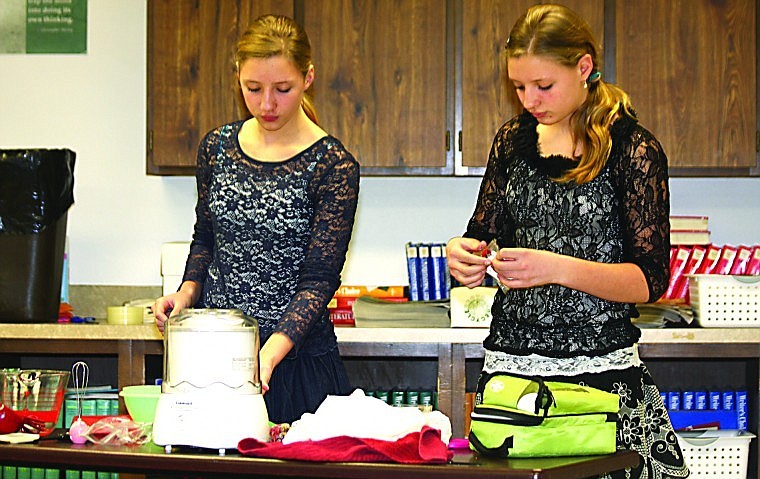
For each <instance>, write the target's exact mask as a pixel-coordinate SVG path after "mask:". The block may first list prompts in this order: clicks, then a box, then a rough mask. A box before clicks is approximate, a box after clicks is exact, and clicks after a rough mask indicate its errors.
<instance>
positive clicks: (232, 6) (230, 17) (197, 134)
mask: <svg viewBox="0 0 760 479" xmlns="http://www.w3.org/2000/svg"><path fill="white" fill-rule="evenodd" d="M269 12H272V13H281V14H284V15H290V16H292V15H293V2H292V1H291V2H285V1H277V0H269V1H267V0H217V1H208V0H204V1H196V0H151V1H149V2H148V58H147V62H148V108H147V110H148V135H147V137H148V145H147V150H148V151H147V172H148V173H149V174H158V175H193V174H194V172H195V161H196V153H197V151H198V143H199V142H200V140H201V138H202V136H203V135H204V134H206V132H208V131H209V130H211V129H212V128H214V127H216V126H219V125H221V124H224V123H227V122H230V121H233V120H235V119H237V118H241V116H240V114H239V112H238V107H237V101H236V99H235V94H234V91H235V90H234V89H235V88H236V87H237V83H236V79H235V65H234V62H233V59H232V55H233V53H234V46H235V42H237V39H238V37H239V36H240V34H242V33H243V31H245V29H246V27H247V26H248V24H249V23H250V22H251V21H252V20H253V19H255V18H256V17H258V16H260V15H262V14H264V13H269Z"/></svg>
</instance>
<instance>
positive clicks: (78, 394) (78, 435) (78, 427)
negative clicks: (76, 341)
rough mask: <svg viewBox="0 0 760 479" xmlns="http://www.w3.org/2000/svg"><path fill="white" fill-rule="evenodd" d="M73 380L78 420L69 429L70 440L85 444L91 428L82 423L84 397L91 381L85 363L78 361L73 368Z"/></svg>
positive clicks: (88, 368)
mask: <svg viewBox="0 0 760 479" xmlns="http://www.w3.org/2000/svg"><path fill="white" fill-rule="evenodd" d="M71 378H72V380H73V381H74V395H75V399H76V403H77V419H76V421H74V422H73V423H72V424H71V426H70V427H69V438H70V439H71V442H73V443H76V444H84V443H85V442H87V438H86V437H85V436H84V435H85V434H86V432H87V430H88V429H89V426H87V424H86V423H85V422H84V421H82V396H83V395H84V393H85V392H86V391H87V383H88V382H89V380H90V367H89V366H88V365H87V363H85V362H84V361H77V362H76V363H74V365H73V366H71Z"/></svg>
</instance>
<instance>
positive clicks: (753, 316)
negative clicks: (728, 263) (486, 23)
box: [689, 274, 760, 328]
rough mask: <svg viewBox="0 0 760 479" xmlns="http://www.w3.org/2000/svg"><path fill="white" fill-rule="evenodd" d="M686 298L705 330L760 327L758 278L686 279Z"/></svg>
mask: <svg viewBox="0 0 760 479" xmlns="http://www.w3.org/2000/svg"><path fill="white" fill-rule="evenodd" d="M689 296H690V298H691V308H692V310H693V311H694V316H695V318H696V319H697V322H698V323H699V325H700V326H702V327H704V328H711V327H712V328H718V327H720V328H730V327H734V328H746V327H757V326H760V276H733V275H719V274H694V275H689Z"/></svg>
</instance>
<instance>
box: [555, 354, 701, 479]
mask: <svg viewBox="0 0 760 479" xmlns="http://www.w3.org/2000/svg"><path fill="white" fill-rule="evenodd" d="M545 379H548V380H551V381H563V382H572V383H576V384H582V385H586V386H591V387H595V388H597V389H601V390H603V391H610V392H613V393H615V394H618V395H619V396H620V412H619V414H618V422H617V448H618V449H630V450H633V451H636V452H638V453H639V455H640V456H641V458H642V460H641V461H640V462H639V466H638V467H636V468H633V469H625V470H623V471H619V472H616V473H613V474H611V475H607V476H603V477H604V478H611V479H664V478H675V477H678V478H683V477H688V476H689V470H688V468H687V467H686V465H685V464H684V458H683V454H682V453H681V448H680V447H679V445H678V441H677V439H676V434H675V432H674V431H673V426H672V425H671V423H670V418H669V417H668V413H667V410H666V409H665V404H664V403H663V401H662V397H661V396H660V392H659V390H658V389H657V386H656V385H655V384H654V381H653V380H652V376H651V375H650V374H649V370H648V369H647V368H646V366H645V365H644V364H641V365H640V366H637V367H630V368H627V369H621V370H609V371H605V372H599V373H585V374H580V375H577V376H548V377H546V378H545Z"/></svg>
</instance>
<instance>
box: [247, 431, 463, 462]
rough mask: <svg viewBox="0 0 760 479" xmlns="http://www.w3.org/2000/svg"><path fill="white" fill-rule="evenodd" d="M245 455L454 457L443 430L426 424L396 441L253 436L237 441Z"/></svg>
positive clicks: (372, 459) (374, 459)
mask: <svg viewBox="0 0 760 479" xmlns="http://www.w3.org/2000/svg"><path fill="white" fill-rule="evenodd" d="M238 451H240V454H242V455H244V456H252V457H266V458H270V459H292V460H298V461H318V462H398V463H402V464H445V463H447V462H448V461H449V460H451V458H452V457H453V454H454V453H453V452H451V451H450V450H449V449H448V447H447V446H446V444H445V443H444V442H443V441H442V440H441V432H440V431H439V430H438V429H434V428H432V427H429V426H423V427H422V430H421V431H420V432H412V433H409V434H407V435H406V436H404V437H402V438H401V439H399V440H397V441H383V440H380V439H371V438H358V437H350V436H337V437H331V438H327V439H322V440H319V441H301V442H294V443H291V444H287V445H286V444H283V443H281V442H270V443H266V442H261V441H259V440H257V439H254V438H247V439H243V440H241V441H240V442H239V443H238Z"/></svg>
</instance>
